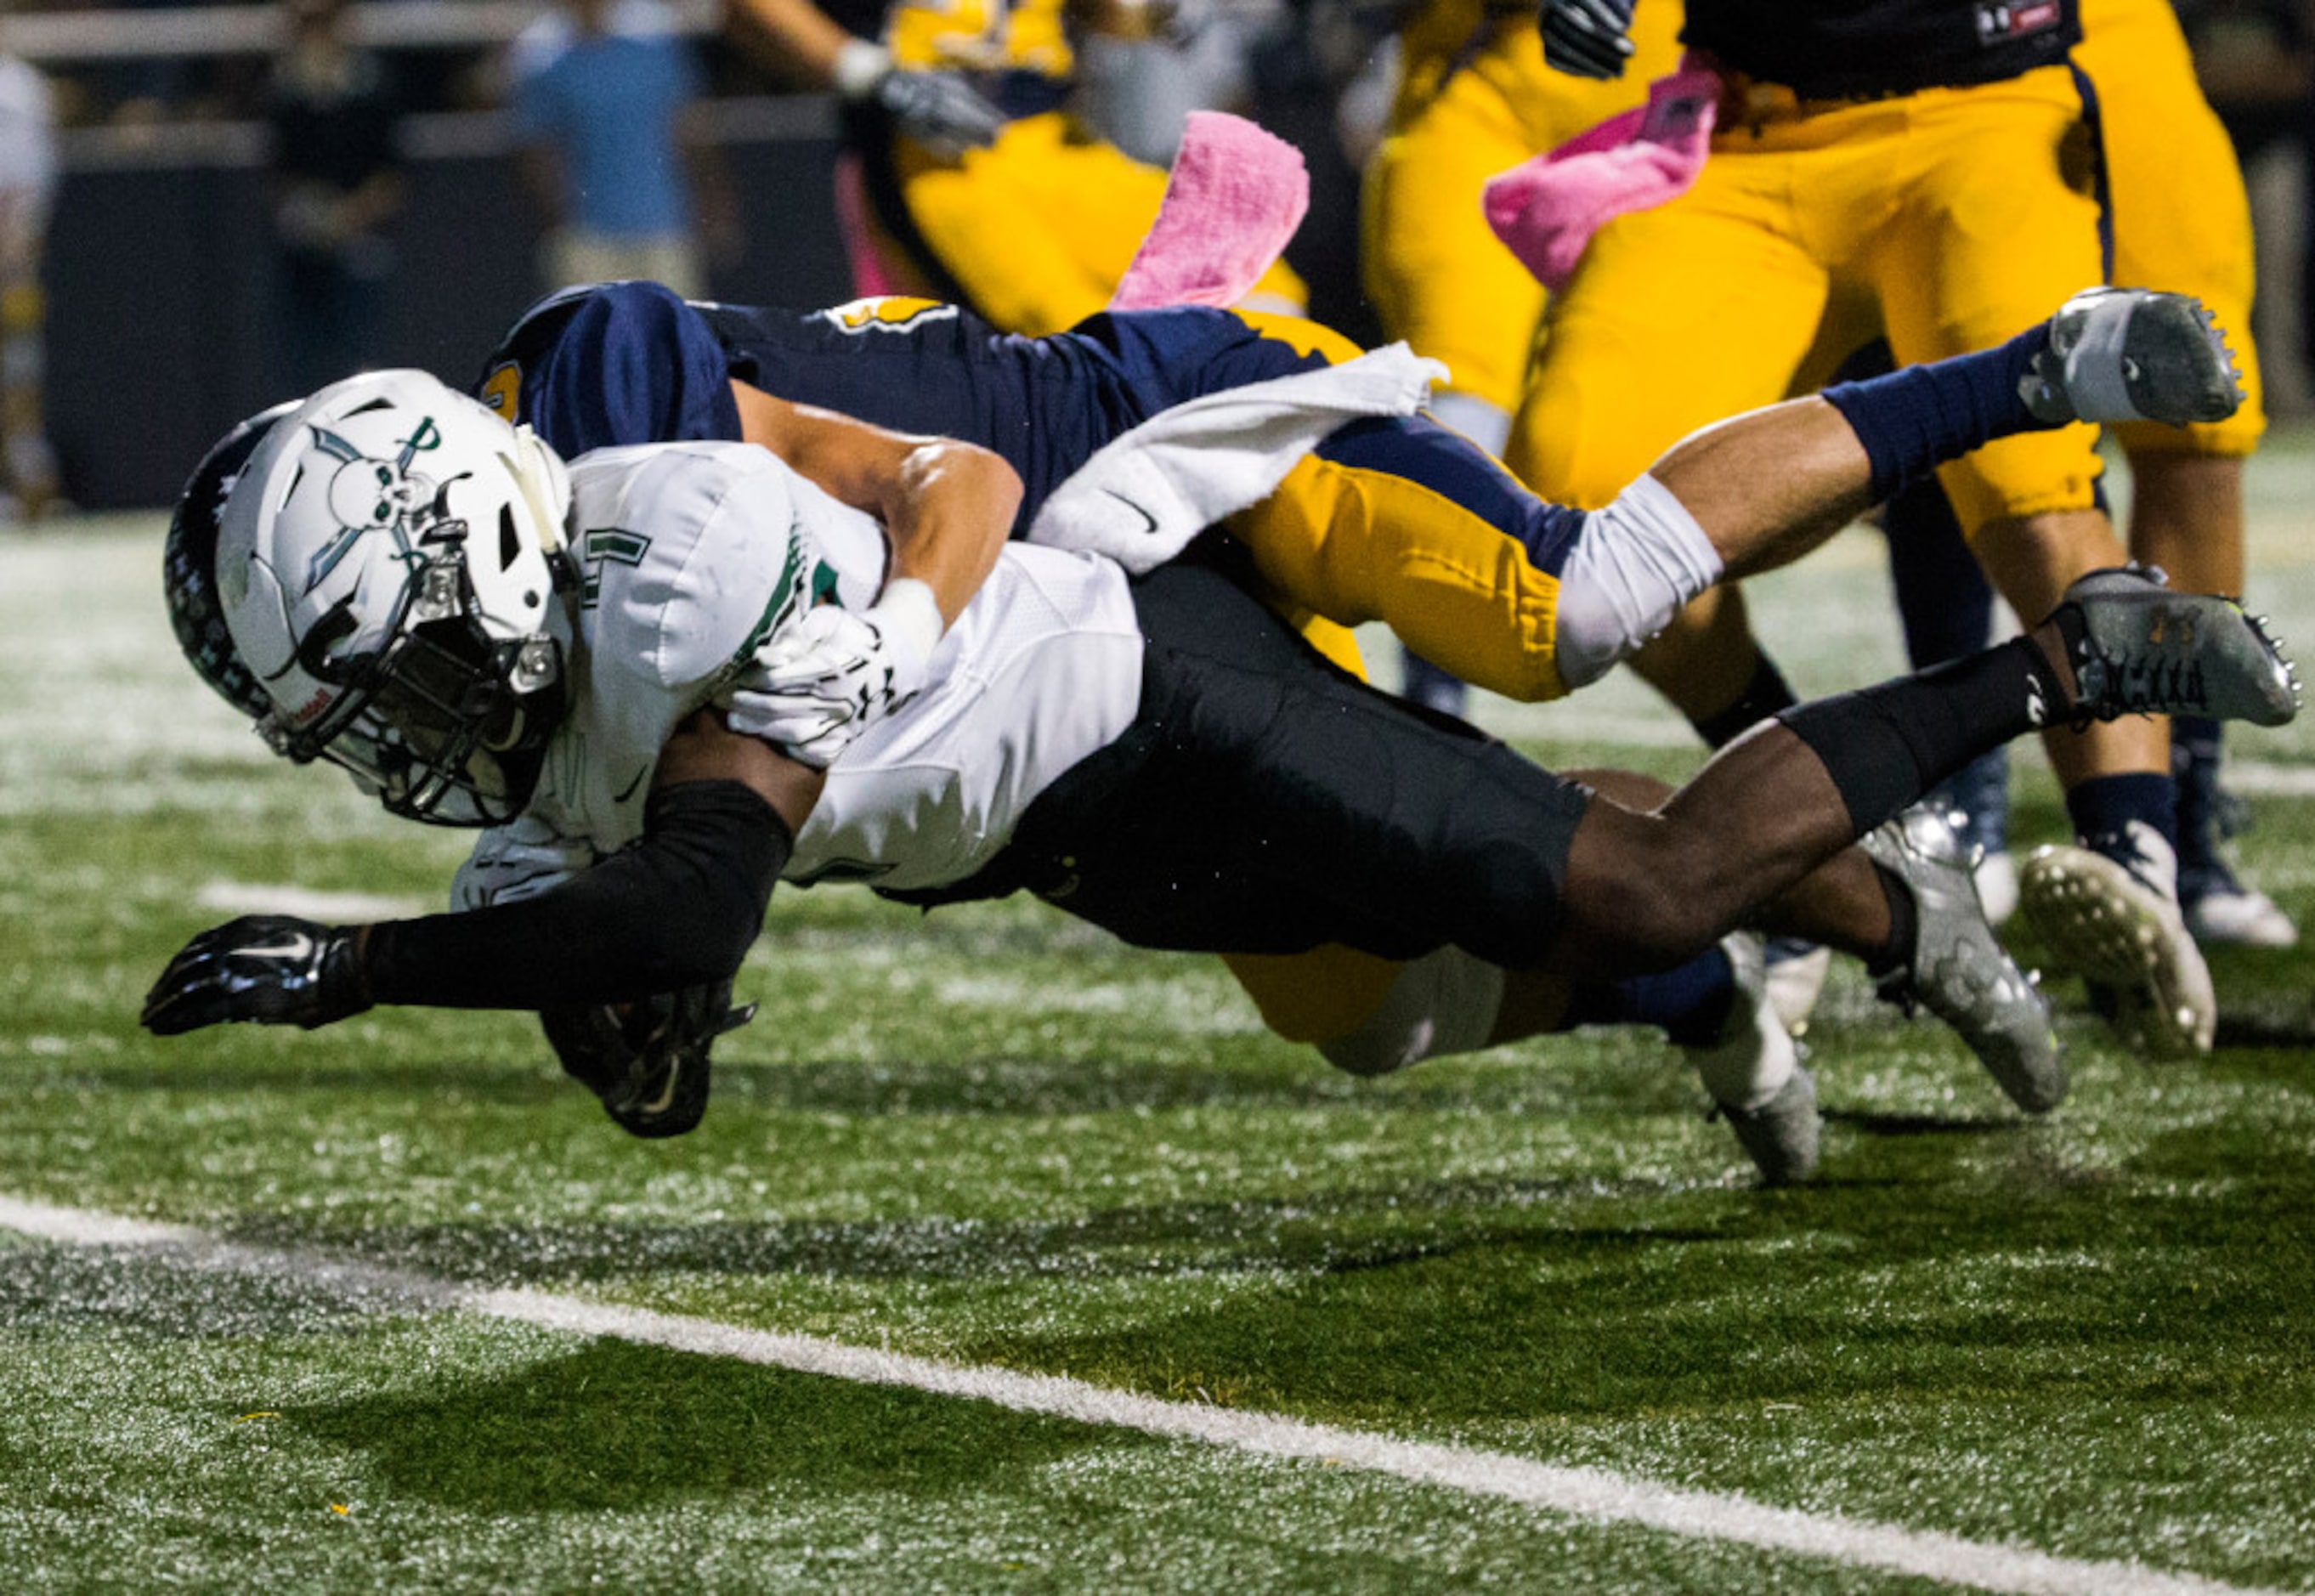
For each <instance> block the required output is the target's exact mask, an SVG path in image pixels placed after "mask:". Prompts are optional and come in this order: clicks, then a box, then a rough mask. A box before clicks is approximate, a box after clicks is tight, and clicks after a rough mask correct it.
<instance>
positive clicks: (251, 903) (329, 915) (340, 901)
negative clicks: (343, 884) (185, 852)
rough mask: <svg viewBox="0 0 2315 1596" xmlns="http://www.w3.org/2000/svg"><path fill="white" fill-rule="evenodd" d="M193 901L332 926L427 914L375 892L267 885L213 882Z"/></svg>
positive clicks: (417, 904) (410, 901) (415, 904)
mask: <svg viewBox="0 0 2315 1596" xmlns="http://www.w3.org/2000/svg"><path fill="white" fill-rule="evenodd" d="M193 901H194V902H195V903H197V904H199V905H200V907H201V908H203V909H217V910H218V911H219V912H220V913H224V914H285V915H296V916H297V917H298V918H301V919H308V920H322V921H324V922H326V923H328V924H330V925H345V924H359V923H361V922H364V921H368V920H400V919H407V918H410V917H411V916H412V915H421V914H424V913H425V912H426V905H425V904H424V903H422V902H421V901H420V900H418V899H415V898H384V897H380V896H379V895H378V894H377V893H375V892H316V891H312V890H310V889H308V888H306V887H297V886H287V885H279V884H275V883H271V882H229V881H213V882H204V883H203V884H202V886H201V887H200V890H199V891H196V892H195V893H194V894H193Z"/></svg>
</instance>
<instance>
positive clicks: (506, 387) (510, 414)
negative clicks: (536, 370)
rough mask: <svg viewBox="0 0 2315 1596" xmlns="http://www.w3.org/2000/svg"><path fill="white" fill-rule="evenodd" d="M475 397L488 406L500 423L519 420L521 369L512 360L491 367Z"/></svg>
mask: <svg viewBox="0 0 2315 1596" xmlns="http://www.w3.org/2000/svg"><path fill="white" fill-rule="evenodd" d="M477 397H478V398H480V399H481V400H482V402H483V403H484V404H486V405H488V406H490V410H491V413H492V415H495V416H497V417H498V418H499V419H500V420H501V421H506V422H509V423H512V422H514V421H517V420H519V407H520V405H521V403H522V368H521V367H519V366H518V365H516V364H515V363H514V362H513V361H512V360H508V361H506V362H504V363H503V364H501V365H498V366H493V367H492V368H491V375H490V376H489V377H488V378H486V379H485V380H484V381H483V391H482V393H481V394H480V395H477Z"/></svg>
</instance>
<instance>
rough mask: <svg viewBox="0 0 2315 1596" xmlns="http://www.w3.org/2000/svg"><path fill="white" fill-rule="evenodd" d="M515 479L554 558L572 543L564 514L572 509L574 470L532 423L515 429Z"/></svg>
mask: <svg viewBox="0 0 2315 1596" xmlns="http://www.w3.org/2000/svg"><path fill="white" fill-rule="evenodd" d="M514 439H515V457H514V460H513V463H512V464H513V475H514V480H515V483H516V485H517V486H518V487H519V488H520V489H521V490H522V499H523V503H524V505H525V506H526V507H527V508H528V510H529V511H530V517H531V522H532V524H533V525H534V526H536V527H537V528H538V546H539V547H540V548H542V549H544V550H545V551H546V554H547V555H548V556H549V557H550V558H552V557H553V556H554V555H555V554H560V553H561V552H562V551H563V549H564V548H565V547H566V546H568V545H569V542H570V539H569V538H568V536H565V533H564V529H563V518H564V517H565V516H566V515H568V514H569V513H570V510H571V474H570V471H569V469H568V468H567V467H565V466H564V465H563V457H561V456H560V455H558V454H556V453H555V452H554V450H553V449H551V448H547V446H546V445H545V443H543V442H541V441H540V440H539V437H538V434H537V433H536V432H534V431H532V430H530V429H529V428H528V427H517V428H516V429H515V430H514Z"/></svg>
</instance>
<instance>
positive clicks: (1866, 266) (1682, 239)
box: [1507, 67, 2102, 533]
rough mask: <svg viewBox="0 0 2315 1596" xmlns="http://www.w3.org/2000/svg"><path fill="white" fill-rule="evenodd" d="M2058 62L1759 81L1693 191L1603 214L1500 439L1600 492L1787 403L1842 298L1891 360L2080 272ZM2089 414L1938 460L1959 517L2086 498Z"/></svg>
mask: <svg viewBox="0 0 2315 1596" xmlns="http://www.w3.org/2000/svg"><path fill="white" fill-rule="evenodd" d="M2081 109H2082V108H2081V102H2080V93H2079V91H2078V89H2077V87H2076V84H2075V82H2074V79H2073V76H2072V75H2071V72H2070V71H2069V70H2068V69H2067V68H2066V67H2046V68H2043V69H2041V70H2039V71H2036V72H2032V73H2028V74H2027V75H2024V76H2021V77H2018V78H2015V79H2012V80H2010V81H2009V82H2007V83H2001V84H1986V85H1982V86H1979V87H1973V88H1960V89H1932V90H1925V91H1923V92H1921V93H1913V94H1908V95H1903V96H1901V97H1898V98H1895V99H1890V100H1881V101H1870V102H1856V103H1849V102H1843V103H1836V104H1829V105H1825V104H1811V105H1796V104H1795V103H1794V102H1792V101H1791V100H1790V97H1789V96H1788V95H1781V92H1779V91H1773V90H1769V89H1767V86H1766V85H1761V88H1760V89H1759V90H1756V93H1755V96H1754V99H1753V102H1752V105H1751V106H1750V108H1749V113H1748V112H1747V111H1739V112H1737V113H1735V114H1734V115H1732V116H1731V117H1730V119H1729V120H1730V121H1731V122H1733V124H1734V125H1732V126H1725V127H1724V128H1723V129H1722V131H1721V132H1720V133H1719V134H1718V135H1717V136H1716V137H1715V138H1714V140H1713V149H1712V155H1711V158H1710V159H1709V160H1708V161H1707V163H1706V164H1705V167H1704V171H1703V173H1702V174H1701V175H1700V176H1699V179H1698V182H1697V184H1696V187H1695V188H1694V189H1692V190H1690V191H1689V192H1688V193H1687V194H1685V195H1683V196H1681V198H1680V199H1675V200H1673V201H1672V202H1671V203H1670V204H1668V205H1665V206H1663V207H1662V208H1658V209H1655V210H1651V211H1645V212H1640V213H1637V214H1635V215H1631V216H1626V217H1619V218H1618V219H1617V220H1615V221H1614V222H1612V223H1610V225H1609V226H1606V227H1604V228H1602V229H1601V232H1600V234H1599V235H1597V236H1596V237H1595V238H1594V239H1593V240H1592V245H1591V248H1590V250H1589V251H1588V252H1587V253H1586V254H1585V256H1584V259H1583V264H1582V265H1581V266H1580V267H1578V268H1577V270H1576V274H1575V278H1574V280H1573V281H1572V282H1571V283H1570V284H1569V285H1568V288H1567V291H1566V293H1565V294H1563V295H1561V296H1560V297H1558V299H1557V300H1556V301H1555V302H1554V303H1553V305H1552V306H1551V307H1550V309H1549V311H1548V313H1547V315H1546V317H1545V329H1544V333H1543V343H1542V346H1541V351H1540V362H1539V367H1538V368H1537V370H1536V373H1535V375H1534V377H1533V378H1532V380H1531V382H1530V386H1529V389H1528V392H1527V395H1526V398H1525V400H1524V401H1523V403H1522V404H1521V411H1520V413H1519V414H1518V416H1517V417H1516V418H1515V420H1514V423H1513V428H1512V438H1511V443H1510V447H1509V448H1508V450H1507V455H1508V457H1509V459H1510V462H1511V465H1512V468H1513V469H1514V470H1515V471H1516V472H1518V474H1520V476H1521V478H1522V480H1524V481H1526V482H1528V483H1530V484H1531V485H1532V486H1534V488H1535V489H1536V491H1537V492H1540V493H1543V494H1545V495H1546V496H1547V497H1549V498H1552V499H1556V500H1560V501H1565V502H1568V503H1573V504H1581V505H1586V506H1597V505H1599V504H1602V503H1604V502H1606V501H1608V500H1609V499H1610V498H1611V497H1613V496H1614V494H1615V493H1616V492H1618V491H1619V489H1620V488H1621V487H1622V486H1623V484H1624V483H1627V482H1628V481H1629V480H1630V479H1631V478H1632V477H1634V476H1636V475H1637V474H1639V473H1640V472H1641V471H1642V470H1644V469H1645V468H1646V467H1647V465H1649V463H1650V462H1651V461H1653V460H1654V458H1655V457H1656V456H1658V455H1659V454H1661V453H1662V452H1663V450H1664V449H1665V448H1668V447H1670V446H1671V445H1672V443H1674V442H1676V441H1677V440H1678V439H1681V437H1683V436H1685V435H1686V434H1687V433H1689V432H1691V431H1694V430H1697V429H1698V428H1699V427H1702V426H1704V425H1706V424H1707V423H1709V422H1712V421H1718V420H1720V419H1722V418H1724V417H1726V416H1730V415H1734V414H1736V413H1737V412H1741V411H1746V410H1752V409H1754V408H1757V407H1759V406H1761V405H1764V404H1769V403H1774V402H1776V401H1777V400H1778V399H1780V398H1782V397H1783V396H1784V395H1785V393H1786V392H1787V388H1788V387H1789V386H1790V385H1791V383H1792V381H1793V379H1794V377H1795V376H1796V373H1797V371H1798V370H1799V368H1800V367H1801V365H1802V363H1803V361H1804V359H1805V357H1806V356H1807V354H1808V352H1809V350H1811V348H1812V345H1813V344H1814V341H1815V339H1816V335H1817V333H1818V331H1819V324H1820V322H1821V321H1822V320H1823V318H1824V316H1825V314H1826V311H1827V308H1828V306H1829V305H1831V304H1832V303H1833V302H1834V300H1835V298H1836V297H1837V296H1840V295H1843V294H1861V295H1862V296H1864V297H1866V298H1867V300H1869V302H1870V304H1871V306H1873V307H1874V308H1875V309H1877V311H1878V314H1879V319H1880V321H1881V324H1882V325H1883V326H1884V327H1885V329H1886V332H1887V335H1888V339H1889V343H1890V347H1891V349H1892V350H1894V353H1895V355H1896V358H1897V359H1899V360H1900V361H1901V362H1905V363H1909V364H1910V363H1912V362H1916V361H1922V360H1932V359H1943V358H1945V357H1947V356H1950V355H1956V354H1962V353H1965V352H1967V351H1969V350H1977V349H1984V348H1989V347H1991V346H1992V345H1994V344H1997V343H2000V342H2001V341H2004V340H2006V339H2008V338H2010V337H2012V336H2014V335H2016V334H2017V333H2018V332H2022V331H2024V330H2025V329H2026V328H2027V327H2029V326H2031V325H2032V324H2035V323H2036V322H2038V321H2040V320H2042V319H2044V317H2046V316H2048V315H2050V314H2051V313H2052V312H2053V311H2054V310H2055V309H2056V308H2057V307H2058V306H2059V305H2060V304H2061V303H2062V301H2063V300H2064V299H2065V298H2066V297H2067V296H2068V295H2070V294H2071V293H2072V292H2073V291H2075V290H2076V289H2078V288H2082V287H2084V286H2086V285H2088V284H2090V283H2094V282H2097V281H2098V280H2099V278H2100V274H2101V272H2100V269H2101V265H2102V262H2101V260H2100V253H2101V252H2100V246H2099V241H2098V209H2097V206H2096V203H2095V201H2094V199H2092V197H2091V173H2092V171H2093V161H2092V158H2091V157H2092V154H2093V152H2092V148H2091V146H2090V145H2089V138H2088V134H2087V131H2086V129H2085V126H2084V123H2083V121H2082V120H2081ZM2092 441H2093V433H2092V431H2091V430H2090V429H2089V428H2087V427H2069V428H2065V429H2062V430H2058V431H2055V432H2036V433H2028V434H2024V435H2021V436H2018V437H2015V438H2009V439H2000V440H1999V441H1997V442H1995V443H1992V444H1990V445H1988V446H1987V447H1986V448H1982V449H1980V450H1978V451H1977V452H1976V453H1974V454H1973V455H1970V456H1968V457H1965V459H1963V460H1960V461H1956V462H1953V463H1951V464H1949V465H1946V466H1944V467H1941V468H1940V470H1939V477H1940V480H1941V481H1942V482H1943V483H1944V484H1945V487H1946V491H1947V495H1948V496H1949V497H1950V498H1951V499H1952V500H1953V502H1954V507H1955V510H1956V512H1957V513H1958V514H1959V515H1960V517H1961V519H1962V524H1963V526H1964V527H1965V528H1967V529H1968V530H1970V531H1972V532H1973V533H1974V531H1975V530H1976V528H1979V527H1981V526H1982V525H1983V524H1985V523H1986V522H1987V521H1989V520H1993V519H2006V518H2010V517H2023V516H2030V515H2036V514H2040V513H2044V512H2046V511H2053V510H2082V509H2087V508H2089V506H2090V504H2091V503H2092V491H2093V483H2094V482H2095V479H2096V476H2097V471H2098V463H2097V457H2096V456H2095V455H2094V453H2093V452H2092V448H2091V445H2092Z"/></svg>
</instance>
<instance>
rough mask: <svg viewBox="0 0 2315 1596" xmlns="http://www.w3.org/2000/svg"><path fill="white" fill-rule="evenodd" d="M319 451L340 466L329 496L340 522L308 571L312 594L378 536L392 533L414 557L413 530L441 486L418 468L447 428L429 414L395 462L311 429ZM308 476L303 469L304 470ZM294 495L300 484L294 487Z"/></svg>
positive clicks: (398, 544)
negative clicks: (417, 514) (415, 465)
mask: <svg viewBox="0 0 2315 1596" xmlns="http://www.w3.org/2000/svg"><path fill="white" fill-rule="evenodd" d="M310 430H311V431H312V432H313V434H314V448H315V449H316V450H317V451H319V452H320V453H321V455H322V456H323V457H324V458H326V459H328V460H331V461H334V462H335V463H336V465H335V469H334V471H333V473H332V474H331V477H330V483H329V487H328V489H327V491H326V498H327V501H328V503H329V506H330V513H331V514H332V515H333V516H334V517H336V518H337V522H338V534H337V536H334V537H333V538H331V539H330V540H329V542H327V543H325V544H324V545H322V546H321V547H320V548H318V549H316V550H315V552H314V558H313V560H312V562H311V563H309V564H308V565H307V566H306V591H307V592H309V593H310V592H312V591H313V590H315V588H318V587H320V586H321V585H322V583H323V582H324V581H326V580H327V579H328V577H329V574H330V572H333V571H335V570H336V569H337V568H338V566H339V565H340V564H341V563H343V562H344V560H345V557H346V556H347V555H348V554H350V553H352V552H353V547H354V545H356V544H357V543H359V542H360V541H361V540H362V539H363V538H364V537H366V536H368V535H369V534H370V533H372V532H387V533H391V534H392V535H393V536H394V541H395V547H396V548H397V549H398V550H399V551H400V552H401V553H402V554H404V556H407V555H408V554H410V553H411V546H410V531H411V528H412V519H413V517H414V515H415V512H418V511H421V510H429V509H430V508H431V507H432V505H433V503H434V498H435V494H436V492H437V490H438V486H439V484H437V483H436V482H435V481H434V479H433V478H432V477H430V476H427V475H425V474H422V473H420V472H416V471H412V469H411V465H412V463H413V462H414V461H416V459H417V458H418V457H419V456H420V455H421V454H424V453H425V452H426V451H428V450H429V449H435V448H441V446H442V430H441V429H440V428H439V427H437V426H436V425H435V424H434V418H433V417H432V416H427V417H426V418H424V419H423V420H421V421H420V422H419V423H418V425H417V426H416V427H414V428H412V430H411V434H410V436H409V437H408V438H405V439H403V440H402V442H401V446H400V448H399V449H398V450H397V451H396V453H395V457H394V458H393V459H391V460H381V459H377V458H375V457H371V456H368V455H365V454H363V453H362V452H361V450H360V448H358V447H357V446H355V445H354V444H353V443H351V442H350V441H348V440H347V439H345V438H343V437H341V436H340V435H339V434H338V433H335V432H333V431H331V430H329V429H328V428H327V427H321V426H315V427H313V428H311V429H310ZM301 475H302V470H301ZM290 491H291V492H296V491H297V484H296V483H292V484H291V487H290Z"/></svg>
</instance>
